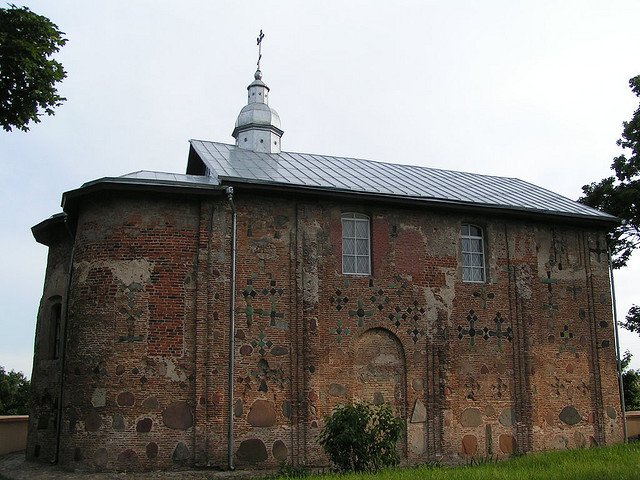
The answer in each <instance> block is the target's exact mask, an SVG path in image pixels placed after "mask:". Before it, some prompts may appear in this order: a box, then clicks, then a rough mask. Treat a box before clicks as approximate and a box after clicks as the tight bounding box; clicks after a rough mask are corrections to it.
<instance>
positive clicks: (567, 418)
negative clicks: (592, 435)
mask: <svg viewBox="0 0 640 480" xmlns="http://www.w3.org/2000/svg"><path fill="white" fill-rule="evenodd" d="M559 418H560V420H562V421H563V422H564V423H566V424H567V425H576V424H578V423H580V421H581V420H582V417H581V416H580V413H578V410H576V408H575V407H574V406H572V405H567V406H566V407H564V408H563V409H562V411H561V412H560V415H559Z"/></svg>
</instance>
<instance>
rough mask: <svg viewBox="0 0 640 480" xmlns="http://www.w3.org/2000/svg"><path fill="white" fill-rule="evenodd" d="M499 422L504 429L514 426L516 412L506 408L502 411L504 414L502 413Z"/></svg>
mask: <svg viewBox="0 0 640 480" xmlns="http://www.w3.org/2000/svg"><path fill="white" fill-rule="evenodd" d="M498 421H499V422H500V425H502V426H503V427H511V426H513V425H514V424H515V422H516V417H515V412H514V411H513V409H512V408H505V409H504V410H502V412H500V416H499V417H498Z"/></svg>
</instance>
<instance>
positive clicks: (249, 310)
mask: <svg viewBox="0 0 640 480" xmlns="http://www.w3.org/2000/svg"><path fill="white" fill-rule="evenodd" d="M257 295H258V292H257V291H256V290H255V289H254V288H253V279H251V278H248V279H247V286H246V287H245V288H244V290H243V291H242V296H243V297H244V302H245V307H244V314H245V317H246V318H247V325H248V326H251V325H252V324H253V315H254V314H255V313H257V312H255V311H254V309H253V299H254V298H256V296H257Z"/></svg>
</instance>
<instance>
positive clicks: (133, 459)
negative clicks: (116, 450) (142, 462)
mask: <svg viewBox="0 0 640 480" xmlns="http://www.w3.org/2000/svg"><path fill="white" fill-rule="evenodd" d="M118 464H119V466H120V468H122V469H125V470H133V469H135V468H136V467H137V465H138V454H137V453H136V452H134V451H133V450H131V449H130V448H128V449H126V450H123V451H122V452H120V454H119V455H118Z"/></svg>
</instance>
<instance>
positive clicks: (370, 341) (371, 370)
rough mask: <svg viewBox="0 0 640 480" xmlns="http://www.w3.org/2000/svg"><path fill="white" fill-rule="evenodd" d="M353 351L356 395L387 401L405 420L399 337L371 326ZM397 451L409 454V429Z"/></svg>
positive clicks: (403, 362)
mask: <svg viewBox="0 0 640 480" xmlns="http://www.w3.org/2000/svg"><path fill="white" fill-rule="evenodd" d="M354 353H355V356H354V359H353V373H354V378H355V379H356V381H357V383H356V386H355V390H354V398H355V399H358V400H362V401H365V402H370V403H373V404H376V405H379V404H381V403H388V404H390V405H391V406H392V407H393V409H394V410H395V412H396V415H397V416H398V417H400V418H402V419H403V420H405V421H406V418H407V406H406V403H407V401H406V399H407V387H406V361H405V355H404V349H403V348H402V344H401V343H400V341H399V340H398V337H396V336H395V335H394V334H393V333H391V332H390V331H389V330H385V329H384V328H372V329H370V330H367V331H366V332H364V333H363V334H362V335H361V336H360V337H358V339H357V340H356V342H355V352H354ZM398 453H399V454H400V456H401V457H406V455H407V440H406V433H405V434H403V435H402V437H401V438H400V441H399V443H398Z"/></svg>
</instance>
